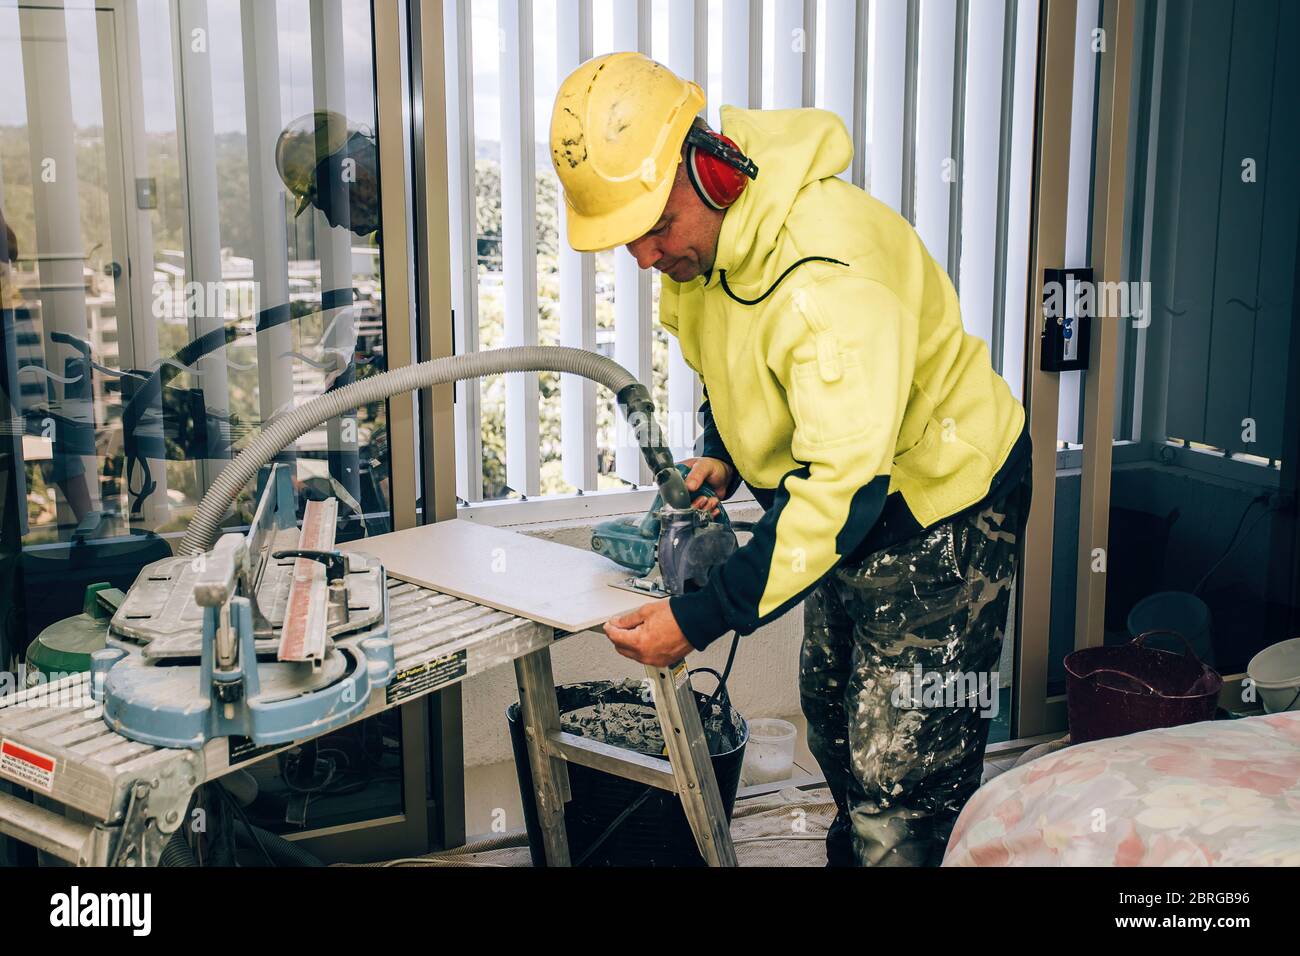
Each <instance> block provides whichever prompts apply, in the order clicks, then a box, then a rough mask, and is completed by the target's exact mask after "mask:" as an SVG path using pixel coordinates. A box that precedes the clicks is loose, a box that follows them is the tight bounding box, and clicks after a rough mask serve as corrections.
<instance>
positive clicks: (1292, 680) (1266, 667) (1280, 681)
mask: <svg viewBox="0 0 1300 956" xmlns="http://www.w3.org/2000/svg"><path fill="white" fill-rule="evenodd" d="M1246 676H1247V677H1249V678H1250V679H1251V680H1252V681H1254V682H1255V689H1256V690H1258V691H1259V699H1260V702H1261V703H1263V705H1264V710H1265V712H1266V713H1270V714H1278V713H1281V712H1282V711H1286V710H1297V709H1300V637H1296V638H1292V639H1291V640H1289V641H1282V642H1281V643H1279V644H1274V645H1273V646H1272V647H1266V648H1264V649H1263V650H1262V651H1260V652H1259V653H1258V654H1256V655H1255V656H1254V657H1252V658H1251V659H1250V663H1249V664H1247V665H1246Z"/></svg>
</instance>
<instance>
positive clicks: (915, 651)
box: [551, 53, 1030, 865]
mask: <svg viewBox="0 0 1300 956" xmlns="http://www.w3.org/2000/svg"><path fill="white" fill-rule="evenodd" d="M703 106H704V94H703V92H702V91H701V90H700V88H699V87H698V86H696V85H695V84H693V83H689V82H686V81H684V80H682V79H680V78H678V77H677V76H675V75H673V74H672V73H671V72H670V71H668V70H667V69H665V68H664V67H663V66H661V65H659V64H657V63H654V62H653V61H651V60H648V59H646V58H645V57H643V56H641V55H639V54H634V53H616V54H612V55H610V56H605V57H599V58H596V59H593V60H590V61H588V62H587V63H584V64H583V65H582V66H580V67H579V68H578V69H577V70H576V71H575V72H574V73H573V74H572V75H571V76H570V77H569V78H568V79H566V80H565V82H564V83H563V85H562V86H561V88H560V91H559V94H558V96H557V99H556V105H555V111H554V114H553V118H552V123H551V148H552V157H553V160H554V162H555V167H556V170H557V172H558V173H559V177H560V181H561V184H562V185H563V187H564V191H565V201H566V204H567V213H568V216H567V222H568V238H569V241H570V243H571V244H572V245H573V247H574V248H575V249H580V250H596V249H603V248H609V247H612V246H617V245H626V246H627V248H628V250H629V251H630V252H631V254H632V255H633V256H635V257H636V259H637V262H638V264H639V265H640V266H641V267H642V268H656V269H658V270H659V271H660V272H662V273H663V288H662V293H661V298H660V321H661V322H662V323H663V325H664V326H665V327H666V328H667V329H669V331H671V332H672V333H673V334H674V335H676V337H677V339H678V341H679V342H680V343H681V348H682V354H683V356H684V357H685V358H686V361H687V362H688V363H690V365H691V367H692V368H693V369H695V370H696V371H697V372H698V373H699V374H700V376H701V378H702V380H703V382H704V386H705V398H706V401H705V403H704V405H703V406H702V408H701V409H700V415H701V423H702V424H703V426H704V433H703V436H702V447H701V455H700V457H698V458H693V459H691V460H690V463H691V473H690V476H689V478H688V479H687V484H688V486H689V487H690V488H691V490H693V491H694V490H698V489H702V488H703V489H705V494H704V495H702V496H701V497H700V498H698V499H697V500H696V505H697V507H707V508H709V509H713V508H715V507H716V505H717V502H718V501H719V500H722V499H725V498H727V497H728V496H729V495H731V494H732V493H733V492H734V491H735V489H736V487H737V485H738V484H739V482H740V481H741V480H742V478H743V480H744V481H745V482H746V483H747V484H748V485H749V487H750V488H751V489H752V491H753V492H754V496H755V498H757V499H758V501H759V502H760V504H762V506H763V508H764V510H765V514H764V516H763V518H762V520H760V521H759V522H757V524H756V526H755V528H754V533H753V536H752V539H751V540H750V541H749V542H748V543H747V544H746V545H745V546H744V547H742V548H740V549H739V550H738V551H737V552H736V553H735V555H733V557H732V558H731V559H730V560H729V561H727V563H726V564H724V565H722V566H721V567H720V568H718V569H717V570H716V571H715V572H714V573H713V574H712V575H711V576H710V578H709V581H708V584H707V586H705V587H704V588H702V589H701V590H699V591H696V592H694V593H690V594H686V595H681V596H675V597H673V598H671V599H669V600H668V601H666V602H655V603H651V604H647V605H645V606H644V607H642V608H639V609H638V610H637V611H635V612H633V613H632V614H629V615H625V616H624V617H623V618H619V619H616V620H612V621H610V622H609V623H608V624H607V625H606V627H605V630H606V633H607V634H608V636H609V638H610V640H611V641H612V642H613V644H614V645H615V647H616V648H617V649H618V651H619V652H620V653H621V654H623V655H624V656H627V657H630V658H633V659H634V660H637V661H641V662H644V663H649V664H654V665H665V664H668V663H671V662H675V661H677V660H680V659H681V658H682V657H683V656H684V655H685V654H686V653H688V652H689V651H691V650H692V649H703V648H704V647H706V646H707V645H708V644H709V643H710V642H711V641H713V640H714V639H716V638H717V637H719V636H720V635H722V634H723V633H725V632H726V631H729V630H734V631H736V632H737V633H738V634H748V633H750V632H752V631H753V630H755V629H756V628H758V627H760V626H761V625H763V624H766V623H768V622H769V621H772V620H774V619H775V618H777V617H779V616H780V615H782V614H784V613H785V612H786V611H788V610H789V609H790V608H792V607H793V606H794V605H795V604H796V603H799V602H801V601H802V602H803V604H804V627H805V636H804V644H803V650H802V655H801V661H800V697H801V701H802V706H803V710H804V713H805V715H806V716H807V718H808V739H809V746H810V747H811V749H812V751H813V753H814V755H815V756H816V758H817V761H818V763H819V764H820V765H821V768H822V770H823V772H824V773H825V775H826V779H827V783H828V785H829V787H830V789H831V791H832V793H833V794H834V797H835V801H836V804H837V806H838V810H839V812H838V814H837V816H836V820H835V824H834V826H833V827H832V831H831V833H830V835H829V836H828V839H827V855H828V859H829V862H830V863H831V864H832V865H850V864H858V865H899V864H904V865H908V864H912V865H929V864H937V863H938V862H939V861H940V860H941V859H942V856H943V851H944V847H945V844H946V842H947V836H948V833H949V832H950V830H951V827H952V824H953V822H954V820H955V818H956V815H957V812H958V811H959V810H960V808H961V806H962V804H963V803H964V802H965V800H966V799H967V798H968V797H969V795H970V793H971V792H973V790H974V789H975V788H976V787H977V786H978V784H979V780H980V772H981V766H982V758H983V750H984V745H985V742H986V741H987V735H988V720H987V719H985V718H983V717H981V711H980V710H978V709H977V706H978V705H977V703H976V701H975V699H974V695H972V694H970V693H963V694H961V695H960V696H959V697H958V696H952V695H951V693H950V696H949V698H948V699H947V706H936V699H935V695H933V694H931V695H923V694H922V691H921V687H922V686H923V685H925V684H926V682H927V681H931V677H930V675H934V677H933V679H934V680H938V679H942V680H943V681H944V682H945V685H944V686H945V687H946V688H947V689H948V690H949V691H950V692H951V690H952V688H953V687H962V686H965V687H967V688H969V686H970V685H969V683H968V682H969V681H970V680H971V679H973V678H983V679H985V680H987V679H988V678H989V675H990V674H991V673H993V672H996V671H997V669H998V664H999V659H1000V655H1001V645H1002V634H1003V629H1004V625H1005V621H1006V617H1007V608H1008V601H1009V596H1010V587H1011V582H1012V577H1013V574H1014V572H1015V566H1016V561H1017V556H1016V543H1017V538H1018V536H1019V534H1020V533H1021V529H1022V528H1023V524H1024V519H1025V515H1026V512H1027V508H1028V503H1029V484H1028V481H1029V471H1028V463H1029V454H1030V446H1029V437H1028V432H1027V430H1026V428H1025V415H1024V410H1023V408H1022V407H1021V406H1020V404H1019V403H1018V402H1017V401H1016V399H1015V398H1014V396H1012V394H1011V392H1010V390H1009V389H1008V387H1007V385H1006V383H1005V382H1004V381H1003V380H1002V379H1001V378H1000V377H999V376H998V375H997V374H996V373H995V372H994V371H993V368H992V365H991V363H990V359H989V352H988V348H987V346H986V345H985V344H984V342H983V341H981V340H980V339H978V338H976V337H974V336H970V335H967V334H965V332H964V331H963V330H962V325H961V317H960V312H959V309H958V304H957V297H956V294H955V292H954V290H953V287H952V284H951V283H950V282H949V280H948V277H947V276H946V275H945V274H944V272H943V270H942V269H941V268H939V266H938V265H937V264H936V263H935V262H934V260H933V259H932V258H931V257H930V256H929V255H928V254H927V253H926V250H925V248H924V246H923V244H922V243H921V240H920V238H919V237H918V236H917V234H916V232H915V231H914V230H913V229H912V228H911V227H910V226H909V225H908V223H907V222H906V221H905V220H903V219H902V218H900V217H899V216H898V215H897V214H895V213H894V212H893V211H891V210H890V209H888V208H887V207H886V206H884V205H883V204H881V203H879V202H877V201H876V200H874V199H872V198H871V197H870V196H869V195H867V194H866V193H865V192H863V191H862V190H860V189H858V188H856V187H854V186H852V185H850V184H848V183H846V182H844V181H842V180H840V179H838V178H836V174H837V173H839V172H841V171H842V170H844V169H846V168H847V167H848V165H849V162H850V160H851V158H852V143H851V140H850V138H849V135H848V133H847V131H846V130H845V128H844V125H843V123H842V122H841V121H840V120H839V119H838V117H836V116H834V115H833V114H831V113H827V112H825V111H822V110H814V109H803V110H780V111H758V110H741V109H735V108H732V107H726V106H724V107H723V108H722V127H723V128H722V133H723V134H724V135H723V136H722V137H719V136H718V135H717V134H714V133H712V132H710V131H708V130H707V128H705V127H703V125H702V124H701V123H699V122H698V121H697V120H696V119H695V117H696V114H697V113H698V111H699V110H700V109H701V108H702V107H703ZM918 676H921V677H922V681H921V682H920V684H918V682H917V677H918ZM931 683H932V681H931ZM932 686H933V684H932ZM994 689H995V690H996V687H995V688H994ZM941 700H942V698H941ZM995 702H996V697H994V702H993V703H992V705H991V706H996V703H995ZM984 703H985V704H989V701H988V700H987V696H986V698H985V701H984ZM988 709H989V708H987V707H986V708H985V710H984V713H985V715H987V713H988Z"/></svg>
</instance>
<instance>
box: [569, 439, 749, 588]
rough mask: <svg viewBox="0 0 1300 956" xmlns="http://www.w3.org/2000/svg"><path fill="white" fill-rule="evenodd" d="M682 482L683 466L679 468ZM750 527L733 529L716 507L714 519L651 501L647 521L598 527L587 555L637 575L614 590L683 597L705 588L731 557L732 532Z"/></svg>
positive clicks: (607, 523)
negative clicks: (598, 555)
mask: <svg viewBox="0 0 1300 956" xmlns="http://www.w3.org/2000/svg"><path fill="white" fill-rule="evenodd" d="M677 470H678V471H679V472H681V475H682V477H683V478H685V477H686V475H687V474H689V473H690V468H689V467H688V466H687V465H683V464H679V465H677ZM748 526H749V525H748V523H745V524H743V525H742V524H741V523H739V522H737V524H736V525H734V526H733V525H732V523H731V519H730V518H728V517H727V512H726V510H725V509H723V508H722V507H721V506H719V507H718V517H717V518H712V517H710V516H709V515H708V514H706V513H705V512H704V511H702V510H701V509H699V508H692V507H687V508H674V507H672V506H671V505H667V504H665V503H664V500H663V495H662V494H657V495H655V500H654V502H653V503H652V504H651V505H650V510H649V511H647V512H646V514H645V517H643V518H641V519H640V520H639V521H638V520H636V519H635V518H617V519H614V520H612V521H605V522H602V523H601V524H599V525H597V526H596V528H595V530H594V531H592V534H591V549H592V550H593V551H595V552H596V553H597V554H603V555H604V556H605V557H607V558H609V559H610V560H611V561H614V562H616V563H618V564H621V565H622V566H623V567H625V568H628V569H629V570H631V571H633V572H635V574H634V575H633V576H632V577H629V578H627V579H626V580H624V581H621V582H619V583H617V584H615V585H614V586H615V587H620V588H624V589H626V590H629V591H637V592H640V593H644V594H648V595H650V596H652V597H668V596H669V595H673V594H685V593H687V592H688V591H694V590H697V589H698V588H701V587H703V586H704V584H705V582H706V581H707V580H708V577H709V573H710V572H711V571H712V570H713V569H714V568H715V567H717V566H718V565H720V564H722V563H723V562H724V561H726V560H727V559H728V558H730V557H731V556H732V554H734V553H735V551H736V548H737V547H738V545H737V542H736V531H737V530H744V529H745V528H747V527H748Z"/></svg>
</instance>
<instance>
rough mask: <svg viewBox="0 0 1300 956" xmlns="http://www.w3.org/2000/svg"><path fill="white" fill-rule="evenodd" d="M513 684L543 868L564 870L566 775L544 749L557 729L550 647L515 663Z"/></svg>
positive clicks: (566, 857)
mask: <svg viewBox="0 0 1300 956" xmlns="http://www.w3.org/2000/svg"><path fill="white" fill-rule="evenodd" d="M515 680H516V683H517V684H518V687H519V705H520V707H519V709H520V719H521V720H522V721H523V724H524V739H525V740H526V741H527V744H528V766H529V769H530V770H531V771H532V774H533V793H532V797H533V800H534V802H535V803H536V806H537V822H538V823H539V824H540V825H541V828H542V842H543V844H544V845H545V847H546V865H547V866H568V865H569V863H570V861H569V839H568V836H567V835H566V833H565V831H564V804H565V803H566V802H567V801H568V800H569V797H570V793H569V771H568V768H567V767H566V766H565V764H564V761H563V760H561V759H559V758H556V757H552V756H551V755H550V752H549V749H548V747H547V740H548V739H549V738H550V735H551V734H552V733H556V732H558V731H559V729H560V707H559V703H558V702H557V701H556V699H555V678H554V676H552V674H551V649H550V647H549V646H548V647H543V648H542V649H541V650H537V651H533V653H531V654H528V655H526V656H525V657H521V658H518V659H517V660H516V661H515ZM525 799H527V795H525Z"/></svg>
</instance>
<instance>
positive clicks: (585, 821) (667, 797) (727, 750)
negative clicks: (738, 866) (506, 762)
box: [506, 670, 749, 866]
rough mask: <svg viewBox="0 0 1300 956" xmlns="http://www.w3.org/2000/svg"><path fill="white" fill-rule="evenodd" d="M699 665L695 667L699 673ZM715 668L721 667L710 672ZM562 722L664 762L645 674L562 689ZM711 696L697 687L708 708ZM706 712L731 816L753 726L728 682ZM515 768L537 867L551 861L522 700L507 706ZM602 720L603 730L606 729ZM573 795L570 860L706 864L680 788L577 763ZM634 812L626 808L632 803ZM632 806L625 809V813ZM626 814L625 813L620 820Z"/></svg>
mask: <svg viewBox="0 0 1300 956" xmlns="http://www.w3.org/2000/svg"><path fill="white" fill-rule="evenodd" d="M699 672H700V671H699V670H696V671H693V672H692V674H697V673H699ZM708 673H714V672H712V671H708ZM555 695H556V698H557V699H558V701H559V706H560V726H561V729H563V730H565V731H568V732H569V733H577V734H580V735H581V736H586V737H590V738H592V739H596V740H603V741H604V742H607V743H610V744H612V745H614V746H622V747H627V748H628V749H633V750H636V751H637V752H639V753H643V754H646V755H648V756H653V757H657V758H659V759H661V760H663V761H664V762H665V763H666V762H667V760H668V758H667V757H665V756H663V743H662V740H663V738H662V735H661V734H660V732H659V730H658V727H659V720H658V717H657V715H656V712H655V708H654V704H653V703H649V702H648V694H647V693H646V686H645V684H644V683H643V682H641V681H636V680H627V681H589V682H585V683H581V684H566V685H561V686H559V687H556V688H555ZM711 696H712V695H709V694H703V693H700V692H699V691H695V698H696V702H697V704H698V706H699V707H700V708H701V710H703V709H704V708H705V706H706V705H709V701H710V699H711ZM716 696H717V699H716V700H715V701H714V702H713V703H712V705H709V710H710V711H711V713H706V714H704V717H705V721H704V723H705V737H706V738H707V739H708V743H709V754H710V757H711V760H712V763H713V773H714V776H716V777H717V779H718V790H719V791H720V793H721V796H722V805H723V808H724V809H725V810H726V813H727V819H728V820H730V819H731V811H732V807H733V806H734V805H735V802H736V787H737V785H738V784H739V782H740V768H741V764H742V763H743V761H744V758H745V744H746V742H747V741H748V739H749V727H748V725H747V724H746V722H745V719H744V718H743V717H741V716H740V714H739V713H738V712H737V711H736V709H735V708H734V707H732V706H731V702H730V701H729V700H728V699H727V695H726V690H725V688H721V689H720V690H719V693H718V694H717V695H716ZM506 720H507V722H508V724H509V726H510V743H511V746H512V748H513V749H514V756H515V772H516V774H517V775H518V777H519V791H520V793H521V794H522V795H523V798H524V800H523V804H524V822H525V824H526V825H527V827H528V846H529V851H530V852H531V854H532V859H533V865H534V866H545V865H546V851H545V849H544V847H543V843H542V831H541V827H540V825H539V824H538V821H537V809H536V805H535V804H534V802H533V798H532V795H533V775H532V771H531V769H530V767H529V765H528V748H527V744H526V742H525V739H524V727H523V721H522V720H521V719H520V709H519V704H517V703H515V704H511V705H510V706H509V707H508V708H506ZM602 727H603V728H604V729H602ZM567 766H568V773H569V791H570V793H571V795H572V796H571V799H570V800H569V802H568V803H567V804H565V807H564V827H565V832H566V836H567V837H568V841H569V859H570V861H571V862H572V863H573V864H574V865H575V866H578V865H581V866H703V865H704V858H703V857H701V856H700V853H699V850H698V849H696V846H695V835H694V834H693V833H692V831H691V827H690V824H689V823H687V821H686V814H685V812H684V811H683V810H682V805H681V801H680V800H679V799H678V797H677V795H676V794H675V793H670V792H668V791H667V790H660V789H658V788H655V787H648V786H646V785H645V784H643V783H637V782H636V781H634V780H628V779H626V778H624V777H616V776H614V775H613V774H609V773H605V772H604V771H602V770H593V769H591V768H590V767H583V766H581V765H579V764H575V763H570V764H568V765H567ZM633 805H635V808H634V809H631V812H630V813H627V812H626V811H628V810H629V808H632V807H633ZM625 813H626V815H624V814H625ZM619 817H623V819H621V820H619Z"/></svg>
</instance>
